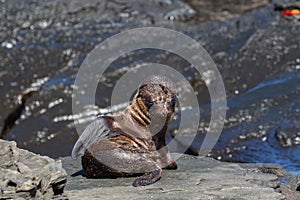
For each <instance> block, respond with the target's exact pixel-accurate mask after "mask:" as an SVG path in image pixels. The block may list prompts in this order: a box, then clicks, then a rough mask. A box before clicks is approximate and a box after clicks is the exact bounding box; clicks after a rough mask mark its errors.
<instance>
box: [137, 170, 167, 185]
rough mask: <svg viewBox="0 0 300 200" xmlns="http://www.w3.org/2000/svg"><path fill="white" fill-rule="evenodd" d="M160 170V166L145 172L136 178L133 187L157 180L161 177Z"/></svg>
mask: <svg viewBox="0 0 300 200" xmlns="http://www.w3.org/2000/svg"><path fill="white" fill-rule="evenodd" d="M161 172H162V170H161V169H160V168H157V169H155V170H154V171H151V172H146V173H145V174H144V175H143V176H141V177H138V178H136V179H135V180H134V181H133V183H132V185H133V186H134V187H138V186H145V185H150V184H153V183H155V182H156V181H158V180H159V179H160V177H161Z"/></svg>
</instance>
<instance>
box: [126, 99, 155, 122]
mask: <svg viewBox="0 0 300 200" xmlns="http://www.w3.org/2000/svg"><path fill="white" fill-rule="evenodd" d="M128 111H129V113H130V116H131V118H132V119H133V120H134V121H136V122H137V123H138V124H139V125H141V126H147V125H149V124H150V123H151V119H150V113H149V111H148V108H147V106H146V105H145V103H144V101H143V99H142V98H140V97H139V98H134V99H133V100H132V102H131V104H130V105H129V106H128Z"/></svg>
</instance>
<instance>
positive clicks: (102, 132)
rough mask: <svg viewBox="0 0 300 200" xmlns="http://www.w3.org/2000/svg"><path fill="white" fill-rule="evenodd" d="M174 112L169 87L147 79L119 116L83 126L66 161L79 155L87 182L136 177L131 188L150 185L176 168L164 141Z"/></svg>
mask: <svg viewBox="0 0 300 200" xmlns="http://www.w3.org/2000/svg"><path fill="white" fill-rule="evenodd" d="M174 109H175V87H174V84H173V83H172V82H171V81H169V80H168V79H167V78H165V77H161V76H152V77H150V78H149V79H147V80H145V81H144V82H143V83H142V85H141V86H140V87H139V89H138V92H137V94H136V95H135V97H134V99H133V100H132V102H131V104H130V105H129V106H128V107H127V108H126V109H125V110H124V111H122V112H120V113H118V114H115V115H109V116H102V117H101V118H100V119H98V120H96V121H95V122H93V123H92V124H90V125H89V126H88V127H87V129H86V130H85V131H84V133H83V134H82V135H81V137H80V138H79V139H78V141H77V143H76V144H75V146H74V149H73V152H72V157H73V158H77V157H79V156H82V167H83V169H84V171H85V173H86V176H87V177H88V178H117V177H127V176H139V177H138V178H136V179H135V181H134V182H133V186H143V185H149V184H152V183H154V182H156V181H157V180H159V179H160V177H161V173H162V169H163V168H167V169H176V168H177V165H176V163H175V162H174V161H173V160H172V159H171V156H170V154H169V152H168V149H167V147H166V141H165V134H166V131H167V129H168V125H169V123H170V120H171V117H172V114H173V112H174Z"/></svg>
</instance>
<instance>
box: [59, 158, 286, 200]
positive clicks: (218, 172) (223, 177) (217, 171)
mask: <svg viewBox="0 0 300 200" xmlns="http://www.w3.org/2000/svg"><path fill="white" fill-rule="evenodd" d="M173 156H179V154H173ZM62 163H63V167H64V168H65V169H66V170H67V173H68V174H69V176H68V183H67V185H66V188H65V193H66V195H67V196H68V198H69V199H122V200H125V199H198V200H199V199H201V200H202V199H203V200H204V199H205V200H208V199H209V200H219V199H223V200H225V199H226V200H229V199H230V200H233V199H236V200H251V199H253V200H257V199H264V200H280V199H286V198H285V195H283V194H282V193H281V189H280V184H279V178H278V176H281V175H284V173H286V172H285V171H284V170H283V169H282V167H281V166H279V165H274V164H263V165H255V164H245V165H243V164H233V163H224V162H219V161H216V160H214V159H212V158H207V157H194V156H189V155H182V156H181V157H180V158H179V159H178V160H177V164H178V166H179V169H177V170H164V171H163V175H162V178H161V179H160V180H159V181H158V182H156V183H155V184H153V185H149V186H144V187H137V188H135V187H133V186H131V184H132V182H133V180H134V178H118V179H87V178H85V177H84V173H83V171H81V164H80V160H72V159H71V158H70V157H66V158H62ZM263 171H264V172H263ZM265 172H267V173H265Z"/></svg>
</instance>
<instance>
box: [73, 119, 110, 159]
mask: <svg viewBox="0 0 300 200" xmlns="http://www.w3.org/2000/svg"><path fill="white" fill-rule="evenodd" d="M112 135H113V133H112V132H111V130H110V128H109V126H108V122H107V119H106V118H105V117H100V118H99V119H97V120H95V121H94V122H92V123H91V124H89V125H88V126H87V127H86V129H85V130H84V131H83V133H82V134H81V136H80V137H79V138H78V140H77V142H76V143H75V145H74V147H73V150H72V158H73V159H77V158H78V157H80V156H83V155H84V153H85V150H86V149H87V148H89V146H90V145H91V144H93V143H94V142H96V141H98V140H101V139H104V138H108V137H110V136H112Z"/></svg>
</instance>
